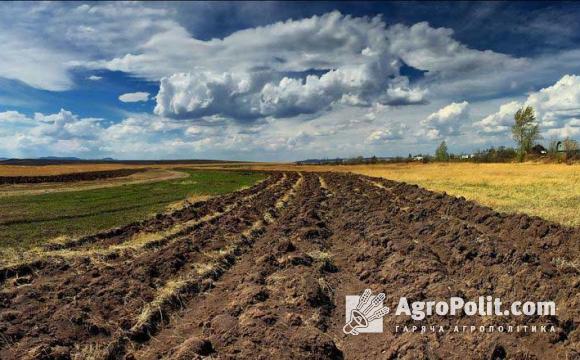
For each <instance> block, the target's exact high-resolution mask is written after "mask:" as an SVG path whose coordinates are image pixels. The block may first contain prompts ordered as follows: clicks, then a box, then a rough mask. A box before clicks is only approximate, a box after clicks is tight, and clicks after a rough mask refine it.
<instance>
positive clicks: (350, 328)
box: [342, 309, 369, 335]
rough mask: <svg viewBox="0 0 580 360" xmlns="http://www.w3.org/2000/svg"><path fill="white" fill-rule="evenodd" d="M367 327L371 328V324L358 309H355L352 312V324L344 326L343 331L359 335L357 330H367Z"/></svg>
mask: <svg viewBox="0 0 580 360" xmlns="http://www.w3.org/2000/svg"><path fill="white" fill-rule="evenodd" d="M367 326H369V322H368V320H367V318H366V317H365V316H364V314H363V313H362V312H360V311H358V310H357V309H353V310H352V311H351V312H350V322H349V323H347V324H346V325H344V327H343V328H342V331H343V332H344V333H345V334H351V335H358V331H356V329H358V328H366V327H367Z"/></svg>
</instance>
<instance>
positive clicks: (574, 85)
mask: <svg viewBox="0 0 580 360" xmlns="http://www.w3.org/2000/svg"><path fill="white" fill-rule="evenodd" d="M525 106H532V107H533V108H534V110H535V113H536V118H537V121H538V124H539V125H540V131H541V132H542V133H543V134H544V135H546V136H547V137H566V136H576V135H578V134H580V76H577V75H564V76H563V77H562V78H561V79H560V80H558V81H557V82H556V83H555V84H554V85H552V86H549V87H546V88H543V89H541V90H539V91H537V92H533V93H531V94H529V95H528V97H527V99H526V100H525V101H523V102H517V101H512V102H509V103H506V104H503V105H502V106H500V109H499V111H498V112H496V113H493V114H490V115H488V116H486V117H485V118H483V119H481V120H480V121H477V122H476V123H475V124H474V127H475V128H476V129H478V130H479V131H480V132H481V133H484V134H498V133H508V132H509V131H510V129H511V126H512V125H513V122H514V120H513V119H514V114H515V113H516V111H517V110H518V109H519V108H521V107H525Z"/></svg>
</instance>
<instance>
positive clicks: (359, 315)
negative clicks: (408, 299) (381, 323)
mask: <svg viewBox="0 0 580 360" xmlns="http://www.w3.org/2000/svg"><path fill="white" fill-rule="evenodd" d="M370 298H371V290H370V289H366V290H365V291H364V292H363V294H362V296H360V297H359V300H358V304H357V305H356V308H354V309H352V310H351V312H350V321H349V322H347V323H346V325H344V327H343V328H342V331H343V332H344V333H345V334H351V335H358V334H359V333H358V331H357V329H360V328H366V327H368V326H369V324H370V322H371V321H373V320H376V319H380V318H382V317H383V316H385V315H387V314H388V313H389V311H390V310H389V308H388V307H386V306H385V307H382V308H380V309H378V310H376V311H375V312H373V314H372V315H371V316H369V317H367V315H368V314H369V313H370V312H371V311H372V310H373V309H374V308H376V307H377V306H380V305H381V303H382V302H383V300H384V299H385V294H383V293H380V294H378V295H377V296H375V297H374V299H373V300H372V301H369V300H370ZM365 305H367V306H366V307H364V306H365ZM363 307H364V309H363Z"/></svg>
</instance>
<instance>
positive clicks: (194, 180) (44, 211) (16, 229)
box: [0, 169, 263, 251]
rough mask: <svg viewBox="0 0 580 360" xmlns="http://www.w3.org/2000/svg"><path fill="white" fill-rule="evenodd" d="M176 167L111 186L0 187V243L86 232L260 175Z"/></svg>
mask: <svg viewBox="0 0 580 360" xmlns="http://www.w3.org/2000/svg"><path fill="white" fill-rule="evenodd" d="M177 173H178V174H181V175H182V176H178V177H177V178H174V179H173V180H164V181H157V182H139V179H137V180H133V179H131V180H130V181H129V183H122V182H118V181H117V180H114V183H113V184H112V185H115V186H109V185H111V184H110V183H109V182H105V183H100V184H98V183H96V182H89V185H90V186H89V185H86V184H85V185H81V183H80V182H79V183H75V184H73V185H66V186H64V185H57V187H56V189H55V188H54V187H51V188H45V187H43V186H44V185H41V184H39V185H40V186H41V190H42V192H44V193H40V194H39V193H37V192H35V190H33V189H32V187H31V186H26V187H24V188H23V187H15V186H12V187H10V188H6V187H4V188H0V195H1V194H4V196H0V249H2V248H3V249H6V248H15V247H16V248H19V249H18V250H17V251H20V250H21V249H26V248H30V247H32V246H36V245H39V244H41V243H42V242H44V241H46V240H49V239H52V238H57V237H63V236H64V237H75V236H82V235H87V234H90V233H93V232H96V231H99V230H103V229H107V228H111V227H116V226H120V225H124V224H127V223H130V222H133V221H137V220H140V219H143V218H146V217H148V216H151V215H154V214H155V213H158V212H162V211H164V210H165V209H166V208H167V207H168V206H169V205H171V204H172V203H175V202H179V201H182V200H185V199H186V198H190V199H196V198H200V197H207V196H214V195H218V194H222V193H226V192H231V191H234V190H237V189H239V188H241V187H246V186H251V185H252V184H254V183H255V182H256V181H259V180H261V179H262V178H263V176H262V175H260V174H259V173H251V174H250V173H247V172H224V171H215V170H214V171H203V170H197V171H196V170H187V169H184V170H180V171H179V172H177ZM161 175H163V174H161ZM141 180H142V179H141ZM135 182H136V183H135ZM67 184H68V183H67ZM87 186H89V189H86V187H87ZM2 190H4V193H3V192H2ZM9 190H10V191H9ZM57 190H58V191H57ZM73 190H74V191H73ZM14 192H16V193H24V194H25V195H12V194H11V193H14ZM31 192H33V193H34V194H30V193H31Z"/></svg>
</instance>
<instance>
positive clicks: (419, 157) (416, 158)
mask: <svg viewBox="0 0 580 360" xmlns="http://www.w3.org/2000/svg"><path fill="white" fill-rule="evenodd" d="M423 159H424V157H423V156H419V155H417V156H413V160H415V161H423Z"/></svg>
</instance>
